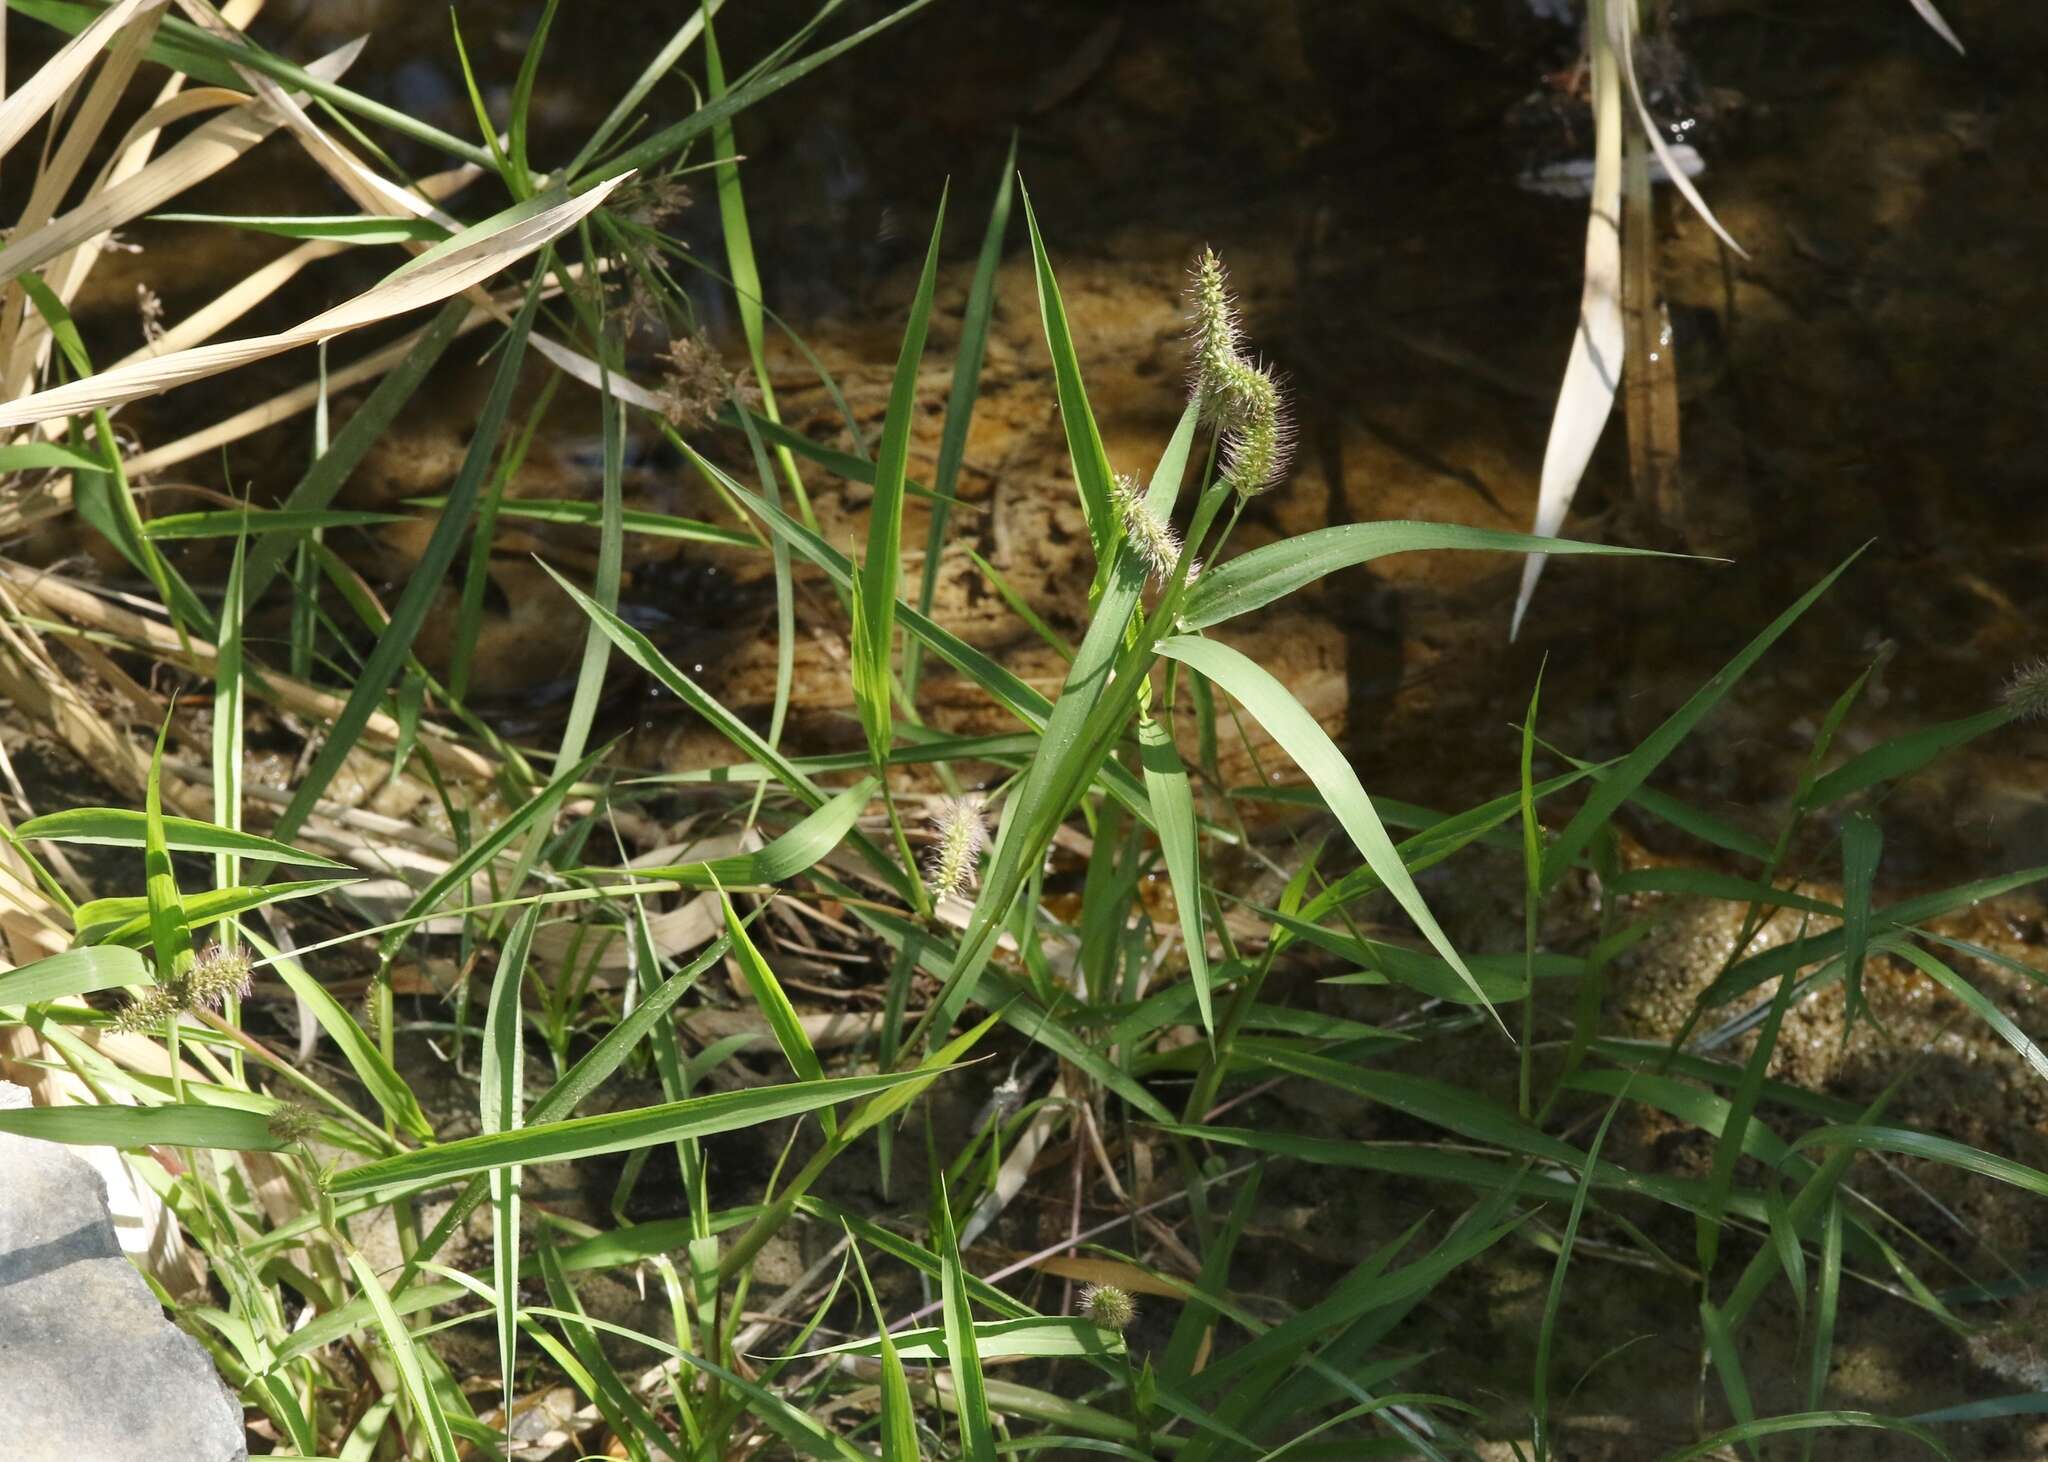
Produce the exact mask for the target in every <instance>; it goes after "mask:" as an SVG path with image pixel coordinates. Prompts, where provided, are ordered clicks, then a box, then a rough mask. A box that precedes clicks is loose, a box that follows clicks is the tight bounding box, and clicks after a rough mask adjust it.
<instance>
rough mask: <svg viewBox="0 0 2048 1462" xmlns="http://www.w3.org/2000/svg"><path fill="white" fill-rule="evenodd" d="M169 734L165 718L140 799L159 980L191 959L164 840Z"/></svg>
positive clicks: (189, 941)
mask: <svg viewBox="0 0 2048 1462" xmlns="http://www.w3.org/2000/svg"><path fill="white" fill-rule="evenodd" d="M170 734H171V723H170V720H169V718H168V717H166V718H165V720H164V723H163V726H162V727H161V728H160V729H159V730H158V731H157V734H156V753H155V755H154V756H152V757H151V758H150V762H149V784H148V787H147V789H146V791H145V793H144V800H143V844H142V845H143V853H142V856H143V865H144V873H145V875H146V882H147V886H148V889H149V942H150V946H151V947H152V949H153V950H154V951H155V954H156V973H157V979H158V980H159V981H164V980H172V979H176V978H178V977H180V976H182V975H183V974H184V973H185V968H186V966H188V965H189V964H191V962H192V931H191V929H190V928H188V927H187V925H186V923H185V907H184V904H183V903H182V901H181V900H180V898H179V895H178V875H177V870H176V869H174V868H172V866H171V850H170V847H169V845H168V844H167V843H166V842H165V840H164V793H163V773H164V741H165V739H166V738H167V737H168V736H169V735H170Z"/></svg>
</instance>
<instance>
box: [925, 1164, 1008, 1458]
mask: <svg viewBox="0 0 2048 1462" xmlns="http://www.w3.org/2000/svg"><path fill="white" fill-rule="evenodd" d="M933 1209H934V1213H935V1216H936V1222H937V1230H936V1232H935V1233H934V1234H933V1236H932V1237H933V1247H934V1248H936V1249H937V1250H938V1251H939V1262H940V1264H941V1266H943V1267H942V1269H941V1271H940V1278H939V1295H940V1307H941V1309H942V1311H943V1312H944V1315H945V1322H946V1323H945V1337H946V1367H947V1369H948V1370H949V1371H950V1372H951V1373H952V1377H953V1399H954V1402H955V1406H956V1414H957V1415H958V1417H959V1420H960V1455H961V1456H962V1458H964V1459H965V1462H996V1439H995V1432H994V1431H993V1429H992V1428H991V1427H990V1425H989V1409H988V1387H987V1384H986V1383H985V1382H984V1381H983V1379H982V1373H981V1352H980V1351H979V1349H977V1347H976V1342H975V1328H974V1315H973V1312H972V1310H971V1309H970V1308H969V1306H968V1298H967V1281H966V1278H965V1275H966V1270H965V1269H964V1268H963V1267H962V1266H961V1263H960V1241H959V1239H958V1238H957V1237H956V1236H955V1234H954V1232H953V1207H952V1200H951V1199H950V1198H949V1197H947V1195H946V1180H945V1178H944V1177H943V1176H941V1177H940V1179H939V1191H938V1193H937V1194H935V1195H934V1198H933Z"/></svg>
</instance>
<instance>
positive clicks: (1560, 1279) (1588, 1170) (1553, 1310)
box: [1529, 718, 1622, 1457]
mask: <svg viewBox="0 0 2048 1462" xmlns="http://www.w3.org/2000/svg"><path fill="white" fill-rule="evenodd" d="M1532 719H1533V718H1532ZM1621 1101H1622V1099H1621V1097H1620V1096H1616V1097H1615V1099H1614V1100H1613V1101H1611V1102H1609V1103H1608V1104H1607V1114H1606V1115H1605V1116H1603V1117H1602V1118H1601V1119H1600V1130H1599V1131H1597V1132H1595V1133H1594V1134H1593V1143H1592V1146H1590V1147H1589V1148H1587V1149H1586V1165H1585V1167H1584V1168H1582V1169H1581V1170H1580V1172H1579V1182H1578V1187H1577V1190H1576V1191H1575V1192H1574V1193H1573V1194H1572V1210H1571V1216H1570V1217H1569V1218H1567V1219H1566V1220H1565V1225H1564V1235H1563V1237H1562V1238H1561V1239H1560V1240H1559V1241H1558V1246H1557V1263H1556V1264H1554V1265H1553V1266H1551V1270H1550V1290H1549V1293H1548V1294H1546V1295H1545V1297H1544V1300H1543V1323H1542V1325H1541V1327H1540V1328H1539V1329H1538V1330H1537V1332H1536V1367H1535V1383H1536V1384H1535V1392H1536V1394H1535V1399H1534V1400H1533V1401H1532V1402H1531V1404H1530V1408H1529V1409H1530V1411H1531V1413H1532V1414H1533V1415H1534V1416H1535V1419H1536V1420H1535V1426H1536V1455H1537V1456H1538V1457H1548V1456H1549V1455H1550V1354H1551V1340H1552V1338H1553V1336H1555V1334H1556V1333H1557V1313H1558V1308H1559V1306H1560V1305H1562V1304H1563V1302H1564V1277H1565V1271H1566V1269H1567V1268H1569V1267H1570V1265H1571V1262H1572V1249H1573V1247H1574V1246H1575V1245H1576V1244H1577V1243H1578V1238H1579V1221H1580V1220H1581V1219H1582V1218H1584V1217H1585V1213H1586V1199H1587V1198H1588V1197H1589V1196H1590V1195H1591V1194H1592V1191H1593V1170H1594V1168H1595V1167H1596V1166H1597V1165H1598V1163H1599V1161H1600V1149H1601V1147H1602V1146H1604V1145H1605V1144H1606V1141H1607V1129H1608V1128H1609V1127H1611V1126H1613V1125H1614V1114H1615V1113H1616V1112H1618V1111H1620V1110H1621Z"/></svg>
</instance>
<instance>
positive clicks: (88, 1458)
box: [0, 1133, 249, 1462]
mask: <svg viewBox="0 0 2048 1462" xmlns="http://www.w3.org/2000/svg"><path fill="white" fill-rule="evenodd" d="M0 1455H4V1456H5V1457H7V1458H8V1459H9V1462H243V1459H246V1458H247V1457H248V1455H249V1452H248V1448H247V1446H246V1445H245V1443H244V1440H243V1435H242V1410H241V1407H239V1406H238V1405H236V1403H235V1399H234V1397H232V1396H231V1395H229V1394H228V1391H227V1388H226V1387H225V1386H223V1385H222V1384H221V1380H220V1377H219V1376H218V1375H216V1374H215V1373H214V1369H213V1362H212V1361H211V1360H209V1359H208V1358H207V1355H206V1352H205V1351H204V1350H202V1349H201V1348H200V1346H199V1342H198V1341H196V1340H194V1339H193V1338H192V1337H191V1336H189V1335H187V1334H185V1333H184V1332H183V1331H181V1330H179V1329H178V1328H177V1326H175V1325H173V1324H172V1323H171V1321H170V1318H169V1317H168V1316H167V1315H165V1314H164V1311H163V1307H162V1306H161V1305H159V1304H158V1303H157V1301H156V1297H155V1295H153V1294H152V1293H151V1292H150V1289H149V1286H148V1285H147V1284H146V1283H144V1282H143V1278H142V1275H141V1274H140V1273H139V1272H137V1270H136V1268H135V1266H134V1265H133V1264H131V1263H130V1262H129V1261H128V1259H127V1258H126V1257H125V1256H124V1255H123V1254H122V1252H121V1245H120V1241H119V1240H118V1239H117V1238H116V1237H115V1235H114V1224H113V1220H112V1218H111V1217H110V1216H109V1215H108V1212H107V1204H106V1187H105V1185H104V1184H103V1183H102V1182H101V1180H100V1176H99V1174H98V1173H96V1172H94V1171H93V1170H92V1168H91V1167H89V1166H88V1165H87V1164H85V1163H84V1162H82V1161H80V1160H79V1159H78V1158H76V1157H74V1156H72V1155H71V1153H69V1152H67V1151H66V1150H65V1149H64V1148H63V1147H62V1146H60V1145H58V1144H57V1143H54V1142H39V1141H36V1140H34V1139H32V1138H27V1137H15V1136H11V1135H8V1134H5V1133H0Z"/></svg>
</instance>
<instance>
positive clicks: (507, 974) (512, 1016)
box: [478, 905, 540, 1428]
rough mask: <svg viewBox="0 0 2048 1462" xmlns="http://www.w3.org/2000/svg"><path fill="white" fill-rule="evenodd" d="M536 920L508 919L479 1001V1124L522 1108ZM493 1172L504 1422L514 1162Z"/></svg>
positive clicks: (510, 1347)
mask: <svg viewBox="0 0 2048 1462" xmlns="http://www.w3.org/2000/svg"><path fill="white" fill-rule="evenodd" d="M539 923H540V908H539V906H538V905H533V906H530V907H528V909H527V911H526V912H525V913H524V914H523V915H521V916H520V919H519V922H518V923H516V924H514V925H513V926H512V932H511V934H510V935H508V936H507V937H506V940H505V947H504V949H503V950H501V951H500V952H499V955H498V969H497V973H496V974H495V975H493V976H492V979H491V994H490V999H489V1001H488V1002H487V1003H486V1005H485V1014H484V1044H483V1067H482V1071H481V1073H480V1076H481V1079H480V1082H479V1086H478V1103H479V1117H480V1120H481V1123H482V1125H481V1129H480V1130H482V1131H483V1132H486V1133H490V1132H514V1131H517V1130H518V1129H519V1127H520V1126H521V1124H522V1123H523V1122H524V1120H525V1116H526V1111H525V1107H526V1090H525V1075H526V1061H525V1052H526V1041H525V1030H524V1020H525V1016H524V1013H523V1011H522V1010H521V1008H520V994H521V991H522V990H523V989H524V987H525V984H526V959H527V954H528V951H530V950H531V949H532V948H533V931H534V928H535V926H536V925H538V924H539ZM490 1179H491V1213H492V1219H493V1222H492V1224H491V1280H492V1288H493V1290H495V1291H496V1296H497V1317H496V1318H497V1324H498V1372H499V1378H500V1382H501V1385H502V1389H503V1394H504V1405H505V1416H506V1424H507V1427H508V1428H509V1426H510V1424H511V1416H512V1400H513V1394H514V1391H513V1384H512V1372H513V1365H514V1360H515V1358H516V1355H517V1352H518V1344H519V1169H518V1168H516V1167H514V1168H493V1169H492V1170H491V1174H490Z"/></svg>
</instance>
